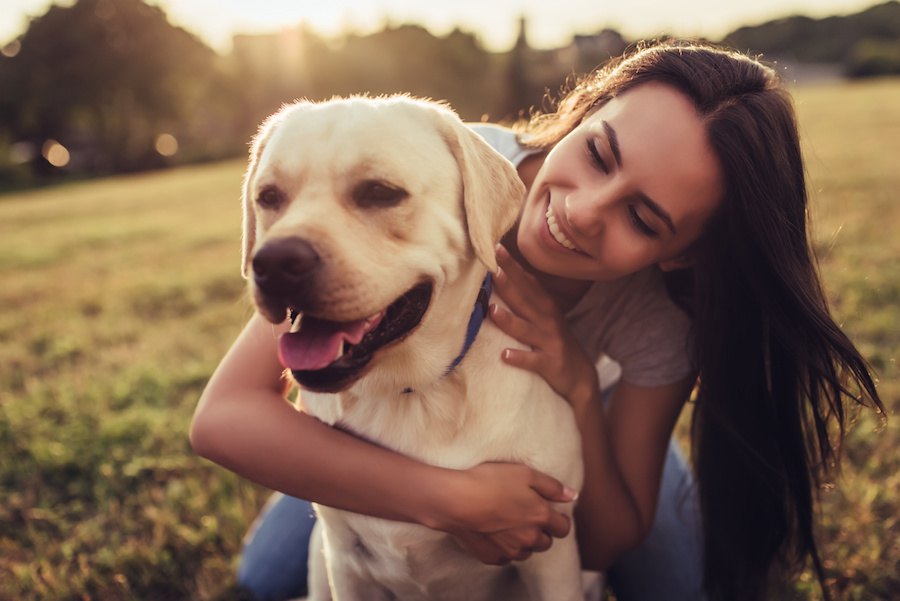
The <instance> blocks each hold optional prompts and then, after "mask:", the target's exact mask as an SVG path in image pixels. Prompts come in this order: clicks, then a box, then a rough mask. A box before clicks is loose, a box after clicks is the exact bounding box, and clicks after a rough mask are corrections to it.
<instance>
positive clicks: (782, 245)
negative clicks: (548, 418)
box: [191, 42, 881, 600]
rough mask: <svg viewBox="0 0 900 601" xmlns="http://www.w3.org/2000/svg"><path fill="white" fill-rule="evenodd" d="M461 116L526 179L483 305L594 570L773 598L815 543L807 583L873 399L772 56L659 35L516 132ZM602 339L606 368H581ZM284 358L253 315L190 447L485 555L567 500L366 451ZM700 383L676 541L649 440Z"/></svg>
mask: <svg viewBox="0 0 900 601" xmlns="http://www.w3.org/2000/svg"><path fill="white" fill-rule="evenodd" d="M479 131H480V132H481V133H482V135H484V136H485V138H486V139H487V140H488V141H489V142H490V143H491V144H492V145H494V147H495V148H497V149H498V150H499V151H500V152H503V153H504V154H505V155H506V156H507V157H508V158H510V160H512V161H513V162H514V164H516V165H517V168H518V171H519V174H520V176H521V177H522V180H523V182H524V183H525V184H526V186H527V188H528V194H527V197H526V200H525V203H524V207H523V209H522V213H521V217H520V220H519V222H518V224H517V227H516V229H515V231H513V232H511V233H510V235H509V236H508V237H507V239H506V240H505V245H506V249H507V250H504V249H499V250H498V261H499V263H500V265H501V272H500V274H498V276H497V278H496V290H497V292H498V293H499V294H500V295H501V296H502V297H503V298H504V300H506V301H507V303H508V304H509V306H510V309H511V310H510V311H501V310H496V309H495V310H493V311H492V318H493V319H494V320H495V322H496V323H497V324H498V326H499V327H501V328H502V329H504V330H505V331H507V332H508V333H509V334H511V335H513V336H514V337H516V338H518V339H520V340H522V341H523V342H525V343H526V344H528V345H530V346H531V348H532V350H531V351H529V352H515V351H508V352H507V353H505V354H504V357H503V359H504V360H505V361H507V362H508V363H510V364H512V365H514V366H517V367H520V368H523V369H530V370H533V371H535V372H537V373H539V374H541V375H542V376H543V377H544V378H545V379H546V380H547V381H548V382H549V383H550V384H551V385H552V386H553V387H554V388H555V389H556V390H557V391H558V392H559V393H560V394H562V395H563V396H565V397H566V398H567V399H568V400H569V401H570V403H571V404H572V406H573V408H574V410H575V412H576V414H577V415H578V417H579V420H578V421H579V424H580V427H581V429H582V438H583V446H584V449H583V450H584V457H585V466H586V478H585V485H584V488H583V490H582V492H581V495H580V497H579V500H578V506H577V510H576V526H577V530H578V532H577V534H578V540H579V545H580V548H581V552H582V560H583V563H584V565H585V566H586V567H589V568H595V569H610V568H611V566H612V568H611V570H610V572H611V574H612V582H613V586H614V587H617V589H616V592H617V596H618V597H619V599H620V600H623V599H626V598H666V599H672V598H676V596H677V595H682V596H683V597H684V598H696V597H697V595H698V594H699V593H698V591H697V590H696V589H692V586H694V585H696V587H698V588H699V586H700V583H699V577H698V578H697V579H695V580H696V582H694V583H692V582H690V580H691V576H690V574H691V570H690V564H691V562H692V561H694V560H695V561H696V562H697V563H698V564H699V563H702V566H703V570H702V573H703V577H702V587H703V589H704V590H705V591H706V593H707V595H708V596H709V597H710V598H713V599H760V598H765V595H766V592H767V590H768V586H769V584H770V583H772V582H773V581H774V580H776V579H779V578H780V579H783V578H786V577H787V576H788V575H789V574H791V573H792V571H793V570H795V569H797V568H798V567H799V566H800V565H802V562H804V561H805V560H806V559H807V558H810V559H811V560H812V562H813V566H814V567H815V569H816V571H817V573H818V574H819V577H820V579H821V578H822V568H821V561H820V559H819V553H818V550H817V547H816V542H815V539H814V536H813V506H814V497H815V495H814V492H815V490H816V487H817V485H818V483H819V482H820V478H821V476H822V475H823V474H824V473H825V472H826V471H827V470H828V468H829V466H832V465H833V464H834V463H835V461H836V460H837V457H836V451H835V449H836V448H837V444H838V443H839V438H840V436H842V435H843V427H844V421H845V420H844V415H845V409H844V406H845V403H846V401H847V400H853V401H855V402H868V403H869V404H871V405H875V406H877V407H879V408H880V407H881V403H880V400H879V399H878V395H877V392H876V390H875V386H874V384H873V381H872V379H871V377H870V375H869V373H868V370H867V366H866V364H865V362H864V360H863V359H862V357H861V356H860V355H859V353H858V352H857V351H856V349H855V348H854V347H853V345H852V344H851V342H850V341H849V340H848V339H847V338H846V337H845V336H844V334H843V333H842V332H841V331H840V329H839V328H838V327H837V325H836V324H835V323H834V321H833V320H832V319H831V317H830V316H829V314H828V309H827V304H826V300H825V297H824V294H823V293H822V289H821V286H820V282H819V278H818V274H817V271H816V265H815V261H814V258H813V255H812V251H811V249H810V244H809V239H808V235H807V223H806V209H807V196H806V186H805V181H804V169H803V163H802V160H801V155H800V148H799V144H798V139H797V127H796V121H795V117H794V113H793V109H792V106H791V102H790V98H789V96H788V94H787V92H786V91H785V90H784V89H783V88H782V87H781V85H780V83H779V81H778V78H777V76H776V74H775V73H774V72H773V71H772V70H771V69H769V68H768V67H766V66H764V65H762V64H761V63H759V62H757V61H755V60H752V59H749V58H747V57H745V56H742V55H740V54H736V53H732V52H729V51H726V50H722V49H716V48H711V47H705V46H699V45H690V44H683V43H675V42H672V43H665V44H660V45H656V46H650V47H646V48H643V49H640V50H638V51H636V52H634V53H633V54H631V55H630V56H627V57H625V58H624V59H623V60H621V61H618V62H616V63H615V64H611V65H610V66H608V67H606V68H604V69H603V70H601V71H598V72H597V73H595V74H594V75H592V76H591V77H589V78H586V79H584V80H583V81H582V82H580V83H579V84H578V85H577V86H576V87H575V88H574V89H573V90H572V92H571V93H569V94H568V95H567V96H566V97H565V98H564V99H563V100H562V101H561V102H560V103H559V105H558V108H557V110H556V111H555V112H553V113H549V114H545V115H539V116H536V117H535V118H534V119H532V120H531V122H530V123H529V124H527V125H525V126H523V127H522V128H521V129H520V131H519V137H518V138H517V137H516V136H515V135H514V134H513V133H511V132H509V131H506V130H502V129H499V128H490V127H488V128H481V129H479ZM603 357H606V358H608V359H612V360H613V361H614V365H615V366H616V367H617V369H615V370H612V371H609V372H607V371H604V370H602V369H601V371H600V372H599V375H598V370H597V368H596V366H597V365H598V362H601V363H602V361H601V359H602V358H603ZM603 361H606V359H603ZM607 364H608V363H607ZM281 371H282V368H281V366H280V365H279V364H278V361H277V359H276V354H275V338H274V337H273V333H272V326H271V325H269V324H268V323H266V322H264V321H263V320H262V319H261V318H259V317H258V316H255V317H253V318H252V319H251V320H250V322H249V323H248V325H247V326H246V328H245V329H244V331H243V333H242V334H241V335H240V337H239V338H238V340H237V341H236V342H235V344H234V345H233V347H232V349H231V350H230V351H229V352H228V354H227V355H226V357H225V358H224V359H223V361H222V363H221V364H220V366H219V368H218V369H217V370H216V373H215V374H214V375H213V377H212V379H211V380H210V383H209V385H208V387H207V389H206V390H205V392H204V394H203V396H202V398H201V401H200V404H199V406H198V408H197V412H196V415H195V418H194V423H193V425H192V429H191V441H192V444H193V445H194V448H195V450H196V451H197V452H198V453H200V454H201V455H204V456H206V457H209V458H210V459H212V460H214V461H216V462H218V463H220V464H222V465H224V466H225V467H228V468H229V469H232V470H234V471H236V472H237V473H239V474H241V475H244V476H246V477H248V478H250V479H252V480H254V481H256V482H259V483H261V484H264V485H266V486H269V487H272V488H275V489H277V490H280V491H283V492H285V493H288V494H289V495H293V496H294V497H299V498H304V499H310V500H313V501H316V502H322V503H325V504H328V505H333V506H337V507H342V508H345V509H349V510H352V511H357V512H362V513H367V514H370V515H374V516H379V517H385V518H389V519H396V520H405V521H412V522H417V523H420V524H424V525H426V526H429V527H432V528H436V529H441V530H445V531H448V532H451V533H453V534H454V535H456V536H457V538H458V539H459V540H460V541H461V542H462V544H463V545H464V546H465V547H466V548H467V549H469V550H470V551H471V552H472V553H474V554H475V555H477V556H478V557H479V558H481V559H482V560H484V561H488V562H493V563H500V562H504V561H509V560H515V559H521V558H524V557H527V556H528V555H530V553H532V552H534V551H540V550H543V549H546V548H547V547H548V546H549V545H550V544H551V543H552V538H551V537H553V536H562V535H564V534H565V532H566V531H567V530H568V524H567V523H566V522H565V521H564V520H560V517H561V516H560V514H558V513H556V512H555V511H553V509H552V506H551V502H552V501H566V500H572V499H571V495H570V494H569V491H567V490H566V488H565V487H564V484H565V483H559V482H556V481H554V480H553V479H551V478H548V477H547V476H545V475H543V474H539V473H537V472H534V471H532V470H530V469H528V468H526V467H524V466H519V465H511V464H484V465H481V466H477V467H475V468H472V469H470V470H465V471H454V470H443V469H440V468H434V467H431V466H427V465H423V464H420V463H418V462H416V461H413V460H410V459H409V458H406V457H403V456H399V455H397V454H394V453H391V452H389V451H386V450H384V449H379V448H374V447H372V446H371V445H369V444H367V443H365V442H363V441H360V440H357V439H355V438H353V437H351V436H349V435H347V434H344V433H341V432H338V431H336V430H332V429H330V428H328V427H326V426H324V425H322V424H321V423H319V422H317V421H316V420H314V419H312V418H310V417H308V416H306V415H304V414H302V413H300V412H297V411H295V410H294V409H293V408H292V407H290V406H289V405H288V404H286V403H285V402H284V400H283V395H284V392H285V391H284V382H283V380H282V379H281ZM698 374H699V378H698V377H697V375H698ZM692 388H693V389H694V398H695V406H694V412H693V427H692V438H693V445H692V456H693V458H694V466H695V470H696V477H697V485H696V491H697V498H698V500H699V514H698V515H699V516H700V520H701V522H702V545H701V544H691V543H690V542H689V541H691V537H692V536H693V529H692V523H691V516H692V515H693V514H692V511H691V509H692V504H691V500H692V497H691V496H690V495H687V494H686V493H685V491H686V490H689V489H686V488H685V487H684V486H683V483H684V481H685V474H684V471H683V470H681V471H680V469H679V462H678V458H677V456H675V455H673V454H672V453H671V451H670V452H669V453H667V448H668V445H669V440H670V437H671V432H672V428H673V426H674V424H675V421H676V419H677V416H678V413H679V411H680V409H681V407H682V405H683V403H684V402H685V400H686V399H687V397H688V396H689V393H690V391H691V390H692ZM604 397H605V398H604ZM830 433H835V436H834V437H832V436H831V435H830ZM679 480H680V481H681V483H682V485H679V484H678V481H679ZM661 481H662V487H661V485H660V482H661ZM673 483H674V484H673ZM285 499H289V497H283V498H282V500H281V501H279V502H278V503H277V504H276V506H275V508H274V509H273V510H272V511H270V512H269V514H268V515H267V517H266V519H265V520H264V521H263V523H262V525H261V526H260V529H259V531H258V532H257V538H256V539H255V540H260V538H259V537H260V535H261V533H263V532H265V531H266V530H268V531H269V532H270V533H271V531H272V529H273V528H274V529H276V530H278V529H279V526H277V525H276V526H274V527H273V526H272V524H273V523H278V517H279V515H281V513H283V511H279V507H281V509H282V510H284V509H285V508H287V511H290V506H291V505H290V504H291V503H294V504H295V505H294V507H295V508H296V507H297V505H296V503H299V502H298V501H286V500H285ZM303 511H305V509H304V510H303ZM273 521H274V522H273ZM280 523H281V524H283V527H290V526H289V525H288V524H287V522H286V521H281V522H280ZM302 534H303V533H298V536H299V537H300V538H301V539H302V536H300V535H302ZM648 535H649V536H648ZM266 538H267V537H263V540H264V539H266ZM276 538H277V537H276ZM642 541H643V542H642ZM282 542H283V539H282ZM255 544H256V542H254V543H251V547H252V546H253V545H255ZM685 544H688V548H687V550H685V549H684V548H683V547H679V545H685ZM276 546H277V545H276ZM272 548H274V547H272ZM701 548H703V549H704V551H703V552H701V551H700V549H701ZM283 557H285V559H287V556H286V555H284V556H283ZM629 558H630V561H631V565H632V568H630V569H629V568H627V567H626V568H625V569H622V570H621V571H622V574H621V578H617V577H616V571H617V569H618V567H619V566H621V565H622V564H627V563H628V559H629ZM692 558H695V559H692ZM678 560H680V563H675V564H674V565H676V566H682V565H684V563H685V561H686V562H687V567H686V568H685V569H679V570H669V573H670V574H671V573H672V572H675V573H682V575H686V578H687V580H688V582H682V583H677V582H676V583H674V584H671V583H667V584H665V586H669V587H670V588H658V589H656V590H655V591H654V590H653V589H652V588H651V589H647V588H643V590H642V587H641V584H642V583H644V584H646V583H647V582H649V583H654V582H657V581H659V582H665V580H666V579H665V578H664V577H661V578H659V579H658V578H657V575H665V573H666V571H667V568H671V565H668V564H669V563H670V562H673V561H678ZM635 565H637V566H638V567H637V569H638V570H640V572H639V573H638V574H637V576H636V577H634V576H632V577H629V573H630V572H631V570H633V569H634V567H633V566H635ZM651 586H652V585H651ZM658 586H659V585H658ZM671 587H674V588H671Z"/></svg>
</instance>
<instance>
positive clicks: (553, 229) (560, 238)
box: [546, 205, 577, 250]
mask: <svg viewBox="0 0 900 601" xmlns="http://www.w3.org/2000/svg"><path fill="white" fill-rule="evenodd" d="M546 217H547V227H548V228H550V235H551V236H553V239H554V240H556V241H557V242H559V243H560V244H561V245H562V246H564V247H566V248H568V249H569V250H577V248H576V247H575V245H574V244H572V241H571V240H569V239H568V238H566V235H565V234H563V233H562V231H561V230H560V229H559V225H557V223H556V215H554V214H553V209H551V208H550V205H547V214H546Z"/></svg>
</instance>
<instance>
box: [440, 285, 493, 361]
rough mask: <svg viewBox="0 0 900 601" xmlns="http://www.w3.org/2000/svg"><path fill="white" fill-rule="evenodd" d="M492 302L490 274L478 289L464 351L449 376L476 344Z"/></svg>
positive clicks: (458, 356)
mask: <svg viewBox="0 0 900 601" xmlns="http://www.w3.org/2000/svg"><path fill="white" fill-rule="evenodd" d="M490 300H491V274H490V272H488V274H487V275H486V276H484V280H483V281H482V282H481V288H479V289H478V296H477V297H476V298H475V305H474V306H473V307H472V313H471V315H469V325H468V326H466V339H465V341H464V342H463V347H462V350H461V351H460V352H459V355H457V356H456V359H454V360H453V361H452V362H451V363H450V366H449V367H448V368H447V374H449V373H450V372H451V371H453V370H454V369H456V366H457V365H459V363H460V362H461V361H462V360H463V358H464V357H465V356H466V353H468V352H469V348H470V347H471V346H472V343H473V342H475V337H476V336H478V331H479V330H480V329H481V324H482V323H484V318H485V317H487V312H488V303H489V302H490ZM447 374H444V375H447Z"/></svg>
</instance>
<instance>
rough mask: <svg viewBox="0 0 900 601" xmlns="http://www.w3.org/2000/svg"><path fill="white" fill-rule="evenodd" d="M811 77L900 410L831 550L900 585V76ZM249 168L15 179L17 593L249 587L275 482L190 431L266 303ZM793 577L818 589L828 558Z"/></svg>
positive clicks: (800, 594) (867, 580) (156, 592)
mask: <svg viewBox="0 0 900 601" xmlns="http://www.w3.org/2000/svg"><path fill="white" fill-rule="evenodd" d="M795 93H796V98H797V104H798V111H799V114H800V118H801V126H802V131H801V133H802V136H803V139H804V145H805V151H806V156H807V160H808V168H809V176H810V181H811V186H810V187H811V190H812V196H813V205H814V209H813V220H814V226H815V232H816V234H815V238H816V245H817V248H818V250H819V252H820V255H821V257H822V271H823V275H824V279H825V281H826V285H827V289H828V292H829V296H830V298H831V299H832V302H833V308H834V311H835V313H836V315H837V316H838V317H839V321H840V322H841V323H842V324H843V326H844V327H845V329H846V331H847V332H848V333H849V334H850V335H851V337H852V338H853V339H854V340H855V341H856V342H857V343H858V345H859V347H860V348H861V350H862V351H863V353H864V354H865V355H866V357H867V358H868V359H869V360H870V361H871V363H872V365H873V366H874V368H875V370H876V371H877V373H878V375H879V379H880V390H881V393H882V395H883V398H884V401H885V403H886V405H887V407H888V412H889V414H890V415H891V416H893V418H892V419H891V420H890V421H889V423H888V425H887V426H884V427H881V426H880V425H879V420H878V418H877V416H875V415H873V414H871V412H864V413H863V414H861V416H860V418H859V419H858V420H857V421H856V423H855V424H854V427H853V429H852V431H851V433H850V435H849V437H848V441H847V444H846V449H845V451H846V455H845V459H846V460H845V464H844V470H843V473H842V475H841V477H840V478H839V479H838V480H837V482H836V483H835V486H834V487H833V488H831V487H830V488H829V489H827V490H825V491H824V492H823V504H822V508H821V513H822V527H821V535H822V540H823V542H824V551H825V555H826V557H827V561H826V565H827V568H828V572H829V575H830V579H831V583H832V586H833V588H834V590H835V592H837V593H838V595H839V598H841V599H860V600H862V599H865V600H871V599H883V600H887V599H897V598H898V596H900V523H898V518H900V447H898V444H897V442H898V432H900V423H898V422H900V385H898V378H897V376H898V369H897V364H896V359H897V357H898V356H900V328H898V324H900V260H898V259H900V236H898V235H897V231H898V230H900V201H898V199H897V193H898V191H900V163H898V158H900V80H884V81H873V82H867V83H863V84H852V85H851V84H833V85H827V86H824V85H823V86H820V87H804V88H798V89H796V90H795ZM242 168H243V165H242V163H241V162H239V161H236V162H229V163H221V164H215V165H205V166H199V167H191V168H182V169H178V170H174V171H167V172H162V173H155V174H145V175H139V176H132V177H122V178H110V179H105V180H102V181H95V182H85V183H74V184H69V185H64V186H59V187H54V188H47V189H43V190H36V191H31V192H25V193H16V194H11V195H5V196H0V273H2V284H0V307H2V312H0V599H40V600H57V599H58V600H63V599H65V600H68V599H84V600H87V599H91V600H118V599H138V600H157V599H158V600H171V599H226V598H234V597H235V595H234V593H233V592H230V586H231V585H232V584H233V575H232V574H233V568H234V558H235V554H236V552H237V550H238V548H239V545H240V539H241V536H242V534H243V532H244V530H245V528H246V526H247V525H248V523H249V521H250V520H251V519H252V518H253V516H254V515H255V514H256V512H257V510H258V508H259V506H260V505H261V503H262V502H263V501H264V500H265V498H266V496H267V494H268V493H267V491H264V490H262V489H260V488H258V487H256V486H254V485H251V484H249V483H247V482H244V481H241V480H240V479H238V478H237V477H235V476H233V475H231V474H229V473H227V472H225V471H223V470H221V469H219V468H216V467H214V466H212V465H211V464H210V463H208V462H206V461H204V460H201V459H199V458H197V457H195V456H194V455H193V454H192V453H191V450H190V447H189V445H188V441H187V429H188V424H189V422H190V418H191V413H192V411H193V408H194V404H195V402H196V400H197V397H198V396H199V393H200V391H201V389H202V387H203V385H204V383H205V381H206V378H207V377H208V376H209V374H211V372H212V370H213V368H214V367H215V364H216V362H217V361H218V359H219V358H220V357H221V356H222V354H223V353H224V352H225V350H226V348H227V347H228V345H229V343H230V341H231V340H232V338H233V337H234V336H235V335H236V334H237V332H238V330H239V329H240V327H241V325H242V323H243V322H244V321H245V320H246V318H247V317H248V316H249V315H250V311H251V310H250V308H249V304H248V302H247V301H246V299H245V297H244V294H243V281H242V280H241V278H240V274H239V254H240V249H239V243H240V231H239V230H240V208H239V192H240V181H241V175H242ZM251 414H252V408H251V407H248V415H251ZM792 591H793V592H792V598H796V599H815V598H817V597H818V590H817V588H816V587H815V586H814V584H813V583H812V581H811V579H810V578H809V577H808V576H807V577H804V578H803V579H801V580H800V581H798V582H796V583H794V584H793V585H792Z"/></svg>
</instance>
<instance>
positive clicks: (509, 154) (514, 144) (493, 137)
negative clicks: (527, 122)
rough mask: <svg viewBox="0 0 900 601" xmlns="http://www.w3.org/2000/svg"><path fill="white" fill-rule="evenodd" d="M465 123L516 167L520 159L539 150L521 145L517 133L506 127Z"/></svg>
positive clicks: (493, 124)
mask: <svg viewBox="0 0 900 601" xmlns="http://www.w3.org/2000/svg"><path fill="white" fill-rule="evenodd" d="M466 125H467V126H468V127H469V129H471V130H472V131H474V132H475V133H477V134H478V135H479V136H481V138H482V139H484V141H485V142H487V143H488V144H489V145H490V146H491V148H493V149H494V150H496V151H497V152H499V153H500V154H501V155H503V156H504V157H505V158H506V159H507V160H508V161H510V162H511V163H512V164H513V165H516V166H517V167H518V165H519V163H521V162H522V159H524V158H525V157H527V156H529V155H532V154H535V153H536V152H539V149H535V148H529V147H527V146H523V145H522V144H521V143H520V142H519V136H518V134H516V132H515V131H513V130H512V129H510V128H508V127H504V126H502V125H497V124H495V123H466Z"/></svg>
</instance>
